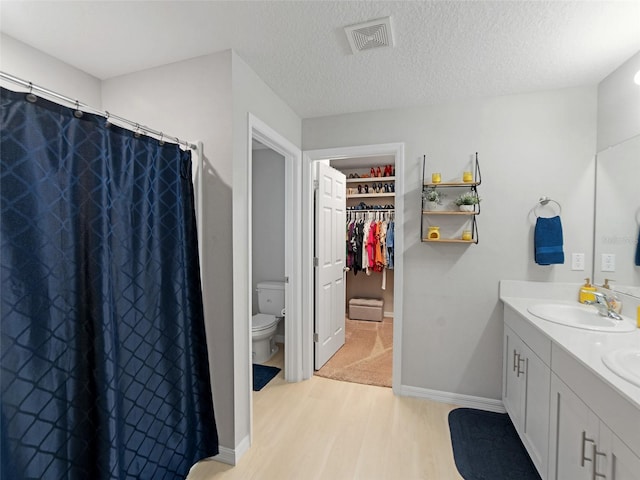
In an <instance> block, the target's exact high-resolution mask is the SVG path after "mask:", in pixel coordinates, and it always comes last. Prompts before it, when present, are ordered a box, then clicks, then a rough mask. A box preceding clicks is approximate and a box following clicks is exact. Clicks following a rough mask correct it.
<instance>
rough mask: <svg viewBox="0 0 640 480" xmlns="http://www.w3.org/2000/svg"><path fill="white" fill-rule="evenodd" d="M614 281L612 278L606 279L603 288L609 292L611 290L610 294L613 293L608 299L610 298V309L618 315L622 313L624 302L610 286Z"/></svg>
mask: <svg viewBox="0 0 640 480" xmlns="http://www.w3.org/2000/svg"><path fill="white" fill-rule="evenodd" d="M613 281H614V280H613V279H611V278H605V279H604V284H603V285H602V288H606V289H607V290H609V292H611V293H610V294H609V295H608V297H609V307H610V308H611V310H613V311H614V312H616V313H617V314H618V315H619V314H620V313H621V312H622V300H620V297H618V295H617V294H616V292H614V291H613V289H612V288H611V286H610V285H609V282H613Z"/></svg>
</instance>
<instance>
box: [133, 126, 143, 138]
mask: <svg viewBox="0 0 640 480" xmlns="http://www.w3.org/2000/svg"><path fill="white" fill-rule="evenodd" d="M140 135H142V134H141V133H140V124H139V123H136V131H135V132H133V136H134V137H136V138H140Z"/></svg>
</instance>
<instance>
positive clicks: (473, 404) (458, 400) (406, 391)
mask: <svg viewBox="0 0 640 480" xmlns="http://www.w3.org/2000/svg"><path fill="white" fill-rule="evenodd" d="M398 394H399V395H401V396H404V397H415V398H425V399H428V400H433V401H434V402H440V403H451V404H453V405H458V406H460V407H468V408H477V409H478V410H486V411H488V412H498V413H505V412H506V410H505V409H504V405H503V404H502V401H501V400H495V399H493V398H484V397H474V396H472V395H462V394H460V393H451V392H441V391H439V390H429V389H428V388H419V387H411V386H408V385H401V386H400V389H399V392H398Z"/></svg>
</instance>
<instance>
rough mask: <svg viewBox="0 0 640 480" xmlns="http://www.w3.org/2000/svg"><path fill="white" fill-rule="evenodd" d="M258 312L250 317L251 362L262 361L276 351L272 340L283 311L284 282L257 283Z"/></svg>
mask: <svg viewBox="0 0 640 480" xmlns="http://www.w3.org/2000/svg"><path fill="white" fill-rule="evenodd" d="M257 290H258V311H259V312H260V313H258V314H257V315H254V316H253V317H252V318H251V343H252V349H251V350H252V357H253V363H263V362H266V361H267V360H269V359H270V358H271V357H273V355H274V354H275V353H276V352H277V351H278V346H277V345H276V342H275V340H274V336H275V333H276V329H277V328H278V322H279V321H280V319H281V318H282V316H283V313H284V282H260V283H258V288H257Z"/></svg>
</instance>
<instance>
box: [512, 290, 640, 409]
mask: <svg viewBox="0 0 640 480" xmlns="http://www.w3.org/2000/svg"><path fill="white" fill-rule="evenodd" d="M578 288H579V285H573V284H553V283H547V284H542V282H520V281H502V282H500V300H502V301H503V302H504V303H505V305H509V306H510V307H511V308H513V309H514V310H516V311H517V312H518V313H519V314H520V315H521V316H522V317H524V318H526V319H527V320H528V321H529V322H530V323H531V324H532V325H533V326H534V327H535V328H537V329H538V330H539V331H540V332H542V333H543V334H544V335H545V336H546V337H548V338H549V339H550V340H551V341H553V342H554V343H555V344H556V345H558V346H559V347H561V348H563V349H564V350H565V351H566V352H567V353H569V354H570V355H571V356H572V357H574V358H575V359H576V360H578V361H579V362H580V363H582V364H583V365H584V366H586V367H587V368H589V369H590V370H591V371H592V372H594V373H595V375H597V376H598V377H599V378H601V379H602V380H603V381H604V382H606V383H607V384H609V385H610V386H611V387H612V388H613V389H614V390H615V391H617V392H618V393H619V394H620V395H622V396H623V397H625V398H626V399H627V400H629V401H630V402H631V403H632V404H634V405H635V406H636V407H637V408H638V409H640V387H637V386H635V385H634V384H632V383H631V382H628V381H626V380H624V379H622V378H620V377H619V376H618V375H616V374H615V373H613V372H612V371H611V370H609V368H607V366H606V365H605V364H604V363H603V362H602V356H603V355H605V354H607V353H608V352H610V351H612V350H617V349H619V348H640V329H636V330H635V331H633V332H629V333H619V332H615V333H611V332H598V331H590V330H583V329H579V328H574V327H569V326H565V325H560V324H557V323H553V322H549V321H546V320H543V319H541V318H538V317H536V316H535V315H532V314H531V313H529V312H528V311H527V307H530V306H531V305H535V304H540V303H550V302H553V303H573V304H575V305H579V303H578V302H577V300H573V299H572V297H577V292H578ZM634 307H635V306H634ZM634 310H635V308H634ZM624 313H625V311H624V310H623V314H624ZM623 316H624V317H625V321H629V322H633V323H634V324H635V319H631V318H629V317H628V316H626V315H623Z"/></svg>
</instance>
